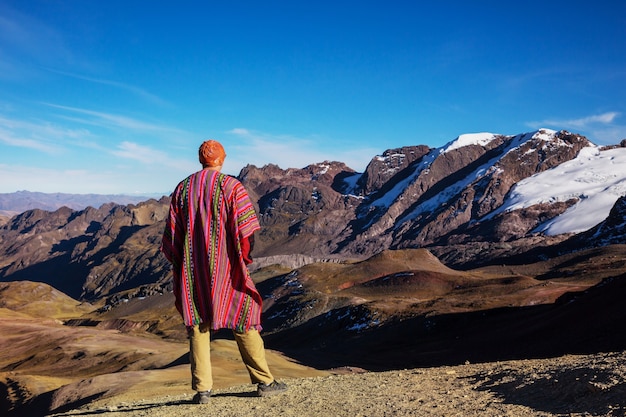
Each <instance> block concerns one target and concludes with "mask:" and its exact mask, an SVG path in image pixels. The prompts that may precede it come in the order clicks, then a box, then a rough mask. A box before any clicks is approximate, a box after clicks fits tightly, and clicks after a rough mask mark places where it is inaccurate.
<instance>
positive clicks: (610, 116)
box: [527, 112, 626, 143]
mask: <svg viewBox="0 0 626 417" xmlns="http://www.w3.org/2000/svg"><path fill="white" fill-rule="evenodd" d="M619 117H620V113H619V112H606V113H601V114H594V115H590V116H585V117H581V118H578V119H546V120H542V121H538V122H529V123H527V125H528V126H530V127H532V128H534V129H538V128H541V127H549V128H554V129H568V130H574V131H577V133H583V134H585V135H587V136H588V137H589V139H591V140H592V141H593V140H597V141H600V142H602V143H616V142H617V141H619V140H621V139H623V138H624V136H626V126H624V125H619V124H618V123H616V120H617V119H618V118H619Z"/></svg>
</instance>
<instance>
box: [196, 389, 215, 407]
mask: <svg viewBox="0 0 626 417" xmlns="http://www.w3.org/2000/svg"><path fill="white" fill-rule="evenodd" d="M210 400H211V390H209V391H198V392H196V395H194V396H193V399H192V400H191V401H192V402H193V403H194V404H208V403H209V401H210Z"/></svg>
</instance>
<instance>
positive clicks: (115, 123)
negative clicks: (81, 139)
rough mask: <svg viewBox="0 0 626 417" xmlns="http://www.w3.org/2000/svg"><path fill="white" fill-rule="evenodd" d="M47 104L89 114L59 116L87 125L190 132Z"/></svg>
mask: <svg viewBox="0 0 626 417" xmlns="http://www.w3.org/2000/svg"><path fill="white" fill-rule="evenodd" d="M42 104H44V105H46V106H49V107H52V108H56V109H59V110H65V111H68V112H70V113H74V114H81V115H84V116H89V117H88V118H77V117H72V116H66V115H60V116H59V117H62V118H66V119H68V120H72V121H74V122H80V123H83V124H86V125H93V126H99V127H105V128H109V129H119V128H121V129H125V130H132V131H141V132H150V133H163V134H167V135H177V136H188V132H185V131H183V130H181V129H177V128H173V127H170V126H166V125H161V124H156V123H150V122H144V121H142V120H138V119H134V118H132V117H128V116H122V115H119V114H113V113H106V112H99V111H95V110H89V109H82V108H78V107H71V106H64V105H60V104H54V103H42Z"/></svg>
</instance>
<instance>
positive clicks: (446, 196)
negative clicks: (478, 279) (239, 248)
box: [0, 129, 626, 299]
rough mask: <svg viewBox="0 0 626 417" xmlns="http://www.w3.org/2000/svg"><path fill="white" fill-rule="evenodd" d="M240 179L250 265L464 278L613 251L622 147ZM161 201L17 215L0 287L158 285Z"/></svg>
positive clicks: (2, 254)
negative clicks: (249, 229) (411, 267)
mask: <svg viewBox="0 0 626 417" xmlns="http://www.w3.org/2000/svg"><path fill="white" fill-rule="evenodd" d="M239 178H240V179H241V181H242V182H243V183H244V185H245V186H246V188H247V189H248V190H249V192H250V194H251V196H252V198H253V200H254V202H255V203H256V206H257V211H258V214H259V218H260V221H261V225H262V229H261V232H260V233H259V236H258V237H257V239H256V244H255V248H254V253H253V256H254V257H255V260H256V262H255V264H253V265H255V268H258V267H261V266H264V265H270V264H272V263H284V264H285V265H289V266H290V267H292V268H295V267H298V266H302V265H304V264H306V263H311V262H314V261H316V260H333V261H335V262H338V261H343V260H363V259H367V258H369V257H371V256H372V255H375V254H377V253H381V252H383V251H384V250H387V249H392V250H393V249H407V248H425V249H428V250H429V251H430V252H431V253H432V254H434V255H435V256H436V257H437V258H439V259H440V260H441V261H442V262H443V263H444V264H445V265H447V266H449V267H454V268H463V269H468V268H474V267H478V266H481V265H489V264H493V263H508V262H522V263H528V262H534V261H537V260H540V259H545V258H546V257H550V256H557V255H560V254H563V253H567V252H571V251H577V250H582V249H585V248H592V247H598V246H606V245H611V244H620V243H626V234H624V233H623V229H624V223H623V212H624V208H623V206H624V199H623V198H621V197H622V195H623V194H624V191H623V187H624V184H626V147H624V144H622V146H614V147H607V148H599V147H597V146H595V145H594V144H592V143H591V142H589V141H588V140H587V139H586V138H585V137H583V136H580V135H577V134H573V133H570V132H566V131H560V132H555V131H550V130H545V129H542V130H539V131H536V132H530V133H524V134H519V135H515V136H504V135H494V134H488V133H483V134H473V135H462V136H459V137H458V138H456V139H455V140H453V141H451V142H450V143H448V144H446V145H445V146H443V147H440V148H434V149H433V148H428V147H426V146H409V147H404V148H400V149H391V150H387V151H385V152H384V153H383V154H382V155H380V156H375V157H374V158H373V159H372V161H371V162H370V164H369V165H368V167H367V169H366V171H365V172H364V173H357V172H354V170H352V169H351V168H349V167H347V166H346V165H345V164H343V163H341V162H323V163H318V164H313V165H309V166H307V167H305V168H302V169H293V168H292V169H286V170H283V169H281V168H279V167H277V166H275V165H267V166H264V167H261V168H257V167H255V166H247V167H245V168H244V169H243V170H242V171H241V173H240V175H239ZM64 203H65V201H64ZM168 204H169V197H163V198H161V199H160V200H158V201H157V200H152V199H151V200H146V201H143V202H141V203H138V204H137V205H134V204H128V205H119V204H113V203H108V204H104V205H101V206H100V207H98V208H95V207H93V206H90V207H87V208H85V209H80V210H74V209H71V208H69V207H68V205H67V204H62V205H63V206H65V207H62V208H59V209H56V210H55V211H52V212H51V211H46V210H41V209H37V210H28V211H25V212H23V213H21V214H19V215H17V216H15V217H13V218H12V219H11V220H10V221H8V222H7V223H6V224H4V225H0V280H3V281H7V280H33V281H44V282H47V283H50V284H51V285H53V286H55V287H56V288H58V289H61V290H62V291H64V292H66V293H67V294H69V295H70V296H72V297H74V298H81V299H94V298H100V297H105V296H108V295H109V294H112V293H115V292H119V291H121V290H127V289H130V288H134V287H138V286H140V285H144V284H149V283H159V285H161V284H163V285H166V283H167V282H168V274H169V267H168V265H167V262H166V261H165V260H164V259H163V257H162V256H160V254H159V251H158V249H159V243H160V239H161V233H162V231H163V227H164V219H165V216H166V214H167V209H168ZM611 210H613V211H611ZM581 213H582V214H581ZM620 216H622V217H620ZM555 233H556V234H555ZM589 233H592V234H591V235H589ZM577 236H581V237H580V238H578V239H576V237H577ZM582 236H584V238H583V237H582Z"/></svg>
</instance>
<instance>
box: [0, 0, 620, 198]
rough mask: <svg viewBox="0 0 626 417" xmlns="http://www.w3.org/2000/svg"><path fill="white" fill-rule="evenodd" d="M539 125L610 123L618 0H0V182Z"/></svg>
mask: <svg viewBox="0 0 626 417" xmlns="http://www.w3.org/2000/svg"><path fill="white" fill-rule="evenodd" d="M540 127H545V128H550V129H554V130H560V129H566V130H570V131H572V132H576V133H581V134H584V135H586V136H587V137H588V138H589V139H590V140H591V141H592V142H594V143H596V144H598V145H606V144H615V143H618V142H619V141H620V140H622V139H624V138H626V3H625V2H615V1H604V0H600V1H595V2H588V1H578V0H574V1H569V2H561V1H558V2H557V1H549V0H544V1H541V2H539V1H534V0H531V1H526V2H511V3H510V2H502V1H472V2H470V1H440V2H428V3H424V2H418V1H392V0H386V1H368V0H363V1H325V0H318V1H315V2H296V1H271V0H270V1H265V2H259V1H236V2H226V1H221V2H217V1H207V0H204V1H196V0H186V1H184V2H173V1H172V2H165V1H139V0H135V1H132V0H125V1H117V0H107V1H90V0H55V1H52V0H0V192H3V193H5V192H14V191H17V190H29V191H42V192H69V193H81V194H84V193H99V194H142V195H151V194H155V193H157V194H158V193H162V194H168V193H169V192H170V191H171V190H172V189H173V187H174V186H175V185H176V184H177V183H178V181H180V180H181V179H182V178H184V177H185V176H186V175H188V174H189V173H191V172H193V171H196V170H197V169H199V164H198V162H197V149H198V146H199V145H200V143H201V142H202V141H203V140H205V139H209V138H213V139H217V140H219V141H221V142H222V143H223V144H224V147H225V148H226V152H227V154H228V156H227V158H226V163H225V166H224V171H225V172H227V173H230V174H234V175H236V174H238V173H239V171H240V169H241V168H242V167H244V166H245V165H246V164H254V165H257V166H262V165H265V164H268V163H274V164H277V165H279V166H280V167H281V168H289V167H295V168H301V167H304V166H306V165H308V164H311V163H316V162H322V161H324V160H339V161H343V162H345V163H346V164H347V165H348V166H350V167H351V168H353V169H355V170H356V171H359V172H362V171H363V170H364V169H365V167H366V165H367V163H368V162H369V161H370V159H371V158H372V157H374V156H375V155H377V154H381V153H382V152H383V151H385V150H386V149H390V148H396V147H400V146H406V145H419V144H426V145H429V146H432V147H439V146H442V145H444V144H445V143H447V142H449V141H451V140H453V139H454V138H456V137H457V136H459V135H461V134H465V133H476V132H492V133H500V134H506V135H514V134H518V133H523V132H529V131H533V130H535V129H538V128H540Z"/></svg>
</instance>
